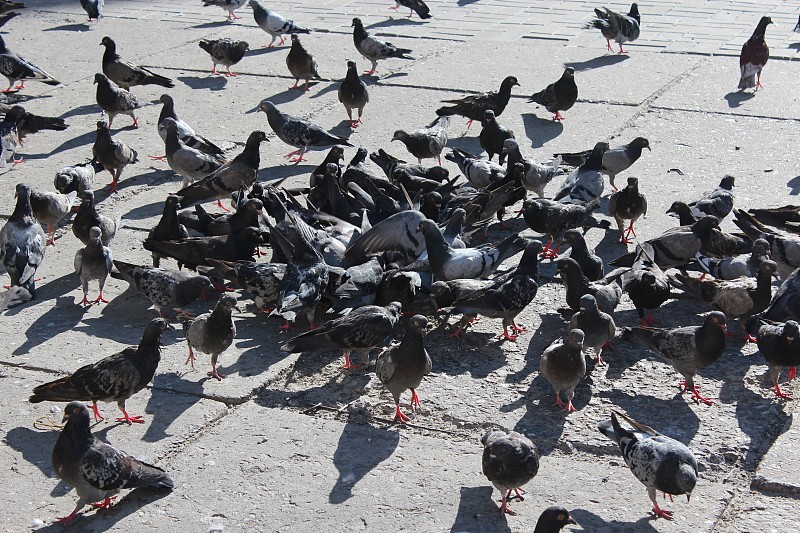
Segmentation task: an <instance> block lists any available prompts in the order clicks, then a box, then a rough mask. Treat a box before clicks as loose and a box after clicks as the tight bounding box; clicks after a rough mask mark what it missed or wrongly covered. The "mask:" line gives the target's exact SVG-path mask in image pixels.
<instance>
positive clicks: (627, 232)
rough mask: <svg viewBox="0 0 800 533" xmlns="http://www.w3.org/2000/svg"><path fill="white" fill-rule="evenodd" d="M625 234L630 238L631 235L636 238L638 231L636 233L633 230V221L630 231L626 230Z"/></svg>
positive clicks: (629, 227)
mask: <svg viewBox="0 0 800 533" xmlns="http://www.w3.org/2000/svg"><path fill="white" fill-rule="evenodd" d="M625 233H626V234H627V236H628V237H630V236H631V235H633V236H634V237H636V231H634V229H633V221H631V223H630V225H629V226H628V229H626V230H625Z"/></svg>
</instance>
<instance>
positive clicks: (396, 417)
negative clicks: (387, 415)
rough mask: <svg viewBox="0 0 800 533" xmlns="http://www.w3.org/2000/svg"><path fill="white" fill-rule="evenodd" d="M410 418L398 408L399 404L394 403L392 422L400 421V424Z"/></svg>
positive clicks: (408, 420)
mask: <svg viewBox="0 0 800 533" xmlns="http://www.w3.org/2000/svg"><path fill="white" fill-rule="evenodd" d="M410 421H411V419H410V418H409V417H408V416H407V415H405V414H404V413H403V411H401V410H400V404H399V403H398V404H396V409H395V412H394V420H393V422H400V423H401V424H405V423H406V422H410Z"/></svg>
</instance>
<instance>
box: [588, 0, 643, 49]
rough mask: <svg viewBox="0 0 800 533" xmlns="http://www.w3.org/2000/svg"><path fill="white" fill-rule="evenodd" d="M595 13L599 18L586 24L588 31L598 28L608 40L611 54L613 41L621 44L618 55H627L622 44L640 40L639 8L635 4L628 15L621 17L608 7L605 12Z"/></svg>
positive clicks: (598, 11)
mask: <svg viewBox="0 0 800 533" xmlns="http://www.w3.org/2000/svg"><path fill="white" fill-rule="evenodd" d="M594 13H595V15H597V18H595V19H592V20H591V21H590V22H589V23H588V24H586V26H585V27H586V29H589V28H596V29H598V30H600V32H601V33H602V34H603V37H605V38H606V43H607V45H608V51H609V52H613V51H614V49H613V48H612V47H611V41H612V40H613V41H615V42H617V43H618V44H619V52H617V53H618V54H626V53H627V52H626V51H625V50H623V49H622V44H623V43H629V42H632V41H635V40H636V39H638V38H639V24H641V19H640V17H639V6H637V5H636V4H635V3H633V4H631V9H630V11H628V14H627V15H620V14H619V13H615V12H613V11H611V10H610V9H608V8H607V7H604V8H603V11H601V10H599V9H596V8H595V10H594Z"/></svg>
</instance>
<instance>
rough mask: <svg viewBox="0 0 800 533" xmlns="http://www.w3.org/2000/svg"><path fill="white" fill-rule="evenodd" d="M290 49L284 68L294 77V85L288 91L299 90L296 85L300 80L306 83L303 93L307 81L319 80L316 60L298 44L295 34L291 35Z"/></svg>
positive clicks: (298, 40) (306, 87)
mask: <svg viewBox="0 0 800 533" xmlns="http://www.w3.org/2000/svg"><path fill="white" fill-rule="evenodd" d="M291 37H292V49H291V50H289V55H287V56H286V66H287V67H288V68H289V72H290V73H291V74H292V76H293V77H294V85H292V86H291V87H289V89H299V88H300V87H299V86H298V84H299V83H300V79H301V78H302V79H304V80H305V81H306V86H305V89H304V90H305V91H308V82H309V80H321V79H322V76H320V75H319V65H317V60H316V59H314V56H312V55H311V52H309V51H308V50H306V49H305V47H304V46H303V44H302V43H301V42H300V37H298V36H297V34H295V33H293V34H292V36H291Z"/></svg>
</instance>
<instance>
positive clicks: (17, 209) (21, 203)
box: [11, 192, 33, 220]
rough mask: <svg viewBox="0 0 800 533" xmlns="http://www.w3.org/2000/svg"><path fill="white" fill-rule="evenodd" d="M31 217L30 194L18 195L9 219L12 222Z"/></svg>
mask: <svg viewBox="0 0 800 533" xmlns="http://www.w3.org/2000/svg"><path fill="white" fill-rule="evenodd" d="M32 216H33V210H32V209H31V197H30V193H29V192H26V193H23V194H20V195H19V197H18V198H17V205H15V206H14V212H13V213H12V214H11V218H13V219H14V220H21V219H24V218H29V217H32Z"/></svg>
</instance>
